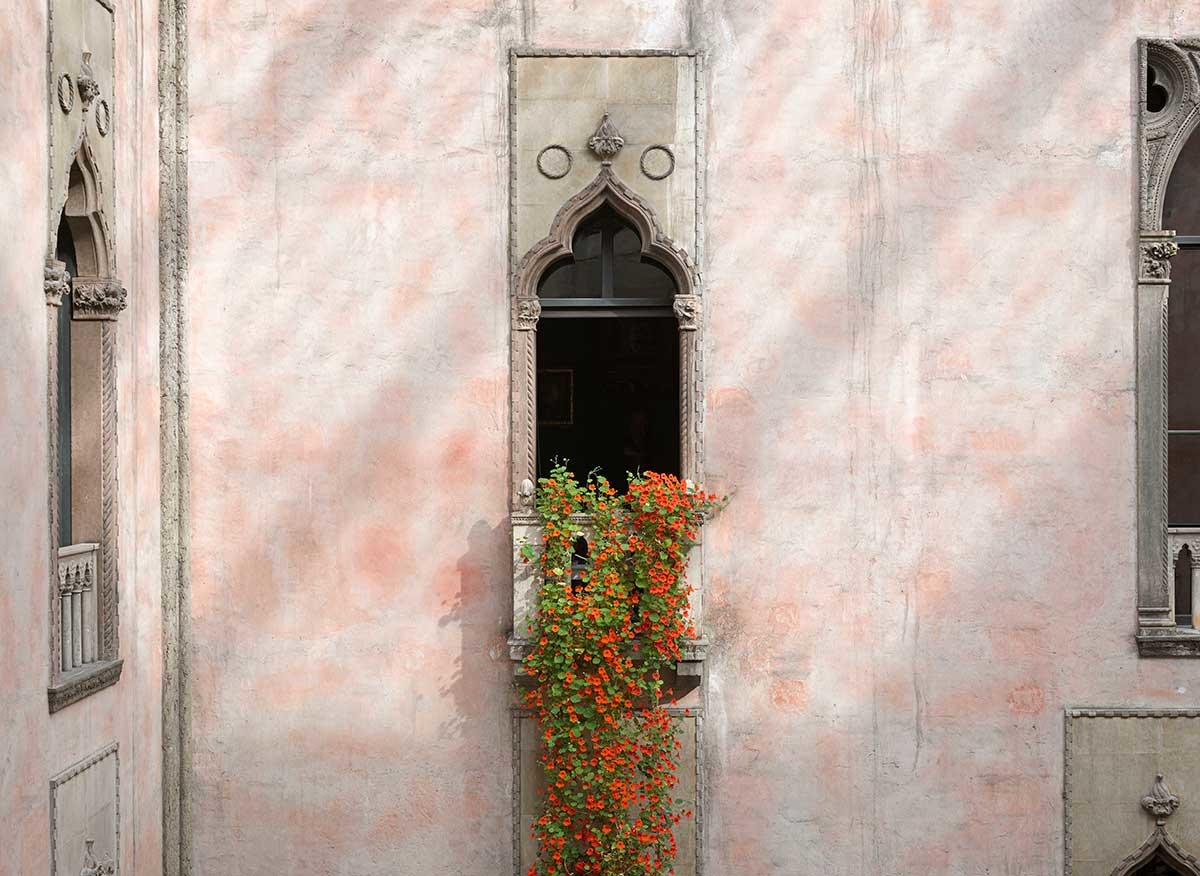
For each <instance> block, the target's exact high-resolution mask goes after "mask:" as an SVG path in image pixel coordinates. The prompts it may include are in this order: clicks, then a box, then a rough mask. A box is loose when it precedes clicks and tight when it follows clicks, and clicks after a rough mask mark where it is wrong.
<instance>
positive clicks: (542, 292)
mask: <svg viewBox="0 0 1200 876" xmlns="http://www.w3.org/2000/svg"><path fill="white" fill-rule="evenodd" d="M603 241H604V229H603V227H602V225H601V224H600V223H598V222H596V221H594V220H588V221H587V222H585V223H584V224H583V225H581V226H580V227H579V230H578V231H576V232H575V238H574V240H572V242H571V249H572V252H573V253H574V259H573V260H572V259H568V260H566V261H562V262H559V263H558V264H557V265H555V266H554V267H553V268H551V269H550V270H549V271H547V272H546V273H545V274H543V275H542V279H541V281H540V282H539V283H538V295H539V296H541V297H542V298H599V297H600V296H601V294H602V289H603V285H602V284H603V281H602V276H601V270H602V247H603Z"/></svg>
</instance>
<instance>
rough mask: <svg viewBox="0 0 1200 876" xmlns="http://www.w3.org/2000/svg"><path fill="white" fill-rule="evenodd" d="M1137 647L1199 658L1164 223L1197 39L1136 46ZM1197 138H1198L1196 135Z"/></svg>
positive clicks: (1195, 93)
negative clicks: (1171, 391)
mask: <svg viewBox="0 0 1200 876" xmlns="http://www.w3.org/2000/svg"><path fill="white" fill-rule="evenodd" d="M1137 57H1138V66H1137V70H1136V81H1137V83H1138V105H1137V109H1138V113H1137V146H1138V216H1137V232H1138V241H1137V247H1138V248H1137V253H1136V262H1137V299H1136V300H1137V510H1138V533H1137V555H1138V564H1137V565H1138V577H1137V615H1138V629H1137V636H1136V639H1137V645H1138V653H1139V654H1140V655H1141V656H1143V657H1200V630H1197V629H1195V628H1191V627H1180V626H1178V625H1177V624H1176V622H1175V607H1174V601H1175V587H1174V574H1173V568H1174V559H1175V558H1174V556H1172V554H1173V551H1171V550H1169V548H1168V544H1169V541H1170V534H1169V533H1168V528H1167V522H1168V520H1167V373H1168V372H1167V355H1168V350H1167V300H1168V296H1169V294H1170V287H1171V262H1170V260H1171V257H1172V256H1174V255H1175V254H1176V253H1177V252H1178V251H1179V245H1178V243H1177V242H1176V240H1175V231H1174V230H1173V229H1164V228H1163V227H1162V211H1163V200H1164V197H1165V195H1166V190H1167V184H1168V183H1169V181H1170V178H1171V171H1172V170H1173V169H1174V167H1175V161H1176V159H1177V158H1178V157H1179V153H1180V151H1181V150H1182V149H1183V146H1184V144H1185V143H1186V142H1187V141H1188V138H1189V137H1191V136H1192V135H1193V132H1194V131H1196V129H1197V127H1200V72H1198V68H1197V64H1198V63H1200V38H1197V37H1181V38H1176V39H1155V38H1144V39H1140V40H1138V53H1137ZM1151 65H1153V67H1154V70H1155V72H1156V73H1157V74H1159V76H1160V77H1163V78H1165V79H1166V80H1167V88H1168V91H1169V96H1168V100H1167V104H1166V106H1165V107H1164V108H1163V109H1162V110H1161V111H1160V112H1157V113H1151V112H1149V111H1148V110H1147V108H1146V78H1147V77H1146V71H1147V70H1148V69H1149V68H1150V66H1151ZM1197 136H1200V135H1197Z"/></svg>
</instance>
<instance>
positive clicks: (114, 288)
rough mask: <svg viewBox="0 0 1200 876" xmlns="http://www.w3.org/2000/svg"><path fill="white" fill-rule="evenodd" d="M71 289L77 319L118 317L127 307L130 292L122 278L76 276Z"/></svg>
mask: <svg viewBox="0 0 1200 876" xmlns="http://www.w3.org/2000/svg"><path fill="white" fill-rule="evenodd" d="M71 289H72V299H71V303H72V304H73V305H74V306H75V317H76V318H77V319H116V318H117V314H118V313H120V312H121V311H122V310H124V309H125V300H126V298H127V297H128V293H126V291H125V287H124V286H122V285H121V281H120V280H115V279H104V278H100V277H76V278H75V279H73V280H72V281H71Z"/></svg>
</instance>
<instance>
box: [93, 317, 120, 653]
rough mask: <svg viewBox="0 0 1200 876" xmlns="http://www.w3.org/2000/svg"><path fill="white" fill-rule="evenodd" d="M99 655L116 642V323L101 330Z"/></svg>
mask: <svg viewBox="0 0 1200 876" xmlns="http://www.w3.org/2000/svg"><path fill="white" fill-rule="evenodd" d="M100 381H101V383H100V465H101V477H100V527H101V535H100V568H99V569H98V572H99V582H98V585H99V592H98V593H97V594H96V595H97V602H98V608H99V611H100V618H101V621H100V623H101V628H100V654H101V655H102V657H103V659H105V660H116V659H117V652H118V650H119V647H120V645H119V642H118V641H117V324H116V323H115V322H104V323H101V328H100Z"/></svg>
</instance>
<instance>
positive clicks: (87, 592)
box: [80, 562, 96, 663]
mask: <svg viewBox="0 0 1200 876" xmlns="http://www.w3.org/2000/svg"><path fill="white" fill-rule="evenodd" d="M80 571H81V574H82V578H83V662H84V663H91V662H92V661H93V660H95V659H96V588H95V577H96V576H95V574H94V571H95V570H94V567H93V566H92V564H91V563H90V562H86V563H80Z"/></svg>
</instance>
